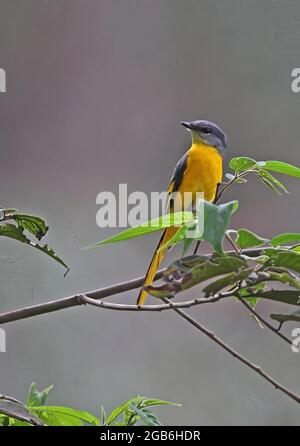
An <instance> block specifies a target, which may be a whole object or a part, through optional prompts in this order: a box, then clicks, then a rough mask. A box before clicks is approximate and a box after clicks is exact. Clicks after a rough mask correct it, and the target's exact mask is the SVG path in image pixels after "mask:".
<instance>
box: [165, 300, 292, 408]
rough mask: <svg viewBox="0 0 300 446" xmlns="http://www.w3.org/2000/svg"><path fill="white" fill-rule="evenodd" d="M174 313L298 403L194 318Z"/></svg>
mask: <svg viewBox="0 0 300 446" xmlns="http://www.w3.org/2000/svg"><path fill="white" fill-rule="evenodd" d="M162 300H163V301H164V302H165V303H169V299H167V298H162ZM174 311H176V313H178V314H179V315H180V316H181V317H182V318H183V319H185V320H186V321H187V322H189V323H190V324H191V325H193V326H194V327H195V328H197V329H198V330H200V331H201V332H202V333H204V334H205V335H206V336H208V337H209V338H210V339H211V340H212V341H214V342H215V343H216V344H218V345H219V346H220V347H222V348H223V349H224V350H226V351H227V352H228V353H230V354H231V355H232V356H233V357H234V358H237V359H238V360H239V361H241V362H242V363H244V364H246V365H247V366H248V367H249V368H251V369H252V370H254V371H255V372H256V373H258V374H259V375H261V376H262V377H263V378H264V379H265V380H267V381H268V382H270V383H271V384H273V386H274V387H275V389H279V390H281V391H282V392H283V393H285V394H286V395H288V396H289V397H290V398H292V399H293V400H294V401H296V402H297V403H298V404H299V403H300V396H299V395H297V394H296V393H294V392H292V391H291V390H290V389H288V388H287V387H285V386H283V385H282V384H280V383H279V382H278V381H276V380H275V379H274V378H273V377H272V376H270V375H268V374H267V373H266V372H265V371H264V370H262V368H261V367H260V366H258V365H256V364H254V363H253V362H251V361H250V360H249V359H247V358H246V357H245V356H243V355H241V354H240V353H239V352H237V351H236V350H234V349H233V348H232V347H230V346H229V345H228V344H226V343H225V342H224V341H223V340H222V339H221V338H219V337H218V336H216V335H215V333H213V332H212V331H210V330H208V329H207V328H206V327H204V326H203V325H201V324H200V323H199V322H198V321H196V320H195V319H194V318H192V317H191V316H190V315H189V314H187V313H186V312H185V311H183V310H181V309H180V308H174Z"/></svg>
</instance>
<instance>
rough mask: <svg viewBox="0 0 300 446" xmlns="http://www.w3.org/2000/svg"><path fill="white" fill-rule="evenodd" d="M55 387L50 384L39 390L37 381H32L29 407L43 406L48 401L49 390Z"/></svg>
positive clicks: (28, 400)
mask: <svg viewBox="0 0 300 446" xmlns="http://www.w3.org/2000/svg"><path fill="white" fill-rule="evenodd" d="M52 389H53V386H49V387H47V388H46V389H44V390H42V391H41V392H39V391H38V390H37V388H36V384H35V383H31V385H30V387H29V391H28V397H27V403H26V406H27V407H32V406H43V405H44V404H45V402H46V399H47V397H48V394H49V392H50V391H51V390H52Z"/></svg>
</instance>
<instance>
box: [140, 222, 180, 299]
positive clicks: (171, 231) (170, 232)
mask: <svg viewBox="0 0 300 446" xmlns="http://www.w3.org/2000/svg"><path fill="white" fill-rule="evenodd" d="M178 229H179V228H178V227H171V228H167V229H165V230H164V232H163V233H162V236H161V238H160V240H159V243H158V246H157V248H156V250H155V252H154V255H153V257H152V260H151V263H150V265H149V268H148V271H147V273H146V277H145V280H144V283H143V285H142V289H141V291H140V294H139V297H138V299H137V304H138V305H144V303H145V301H146V299H147V296H148V293H147V291H145V290H143V288H144V287H145V286H147V285H151V284H152V282H153V279H154V277H155V275H156V273H157V270H158V268H159V265H160V264H161V262H162V261H163V258H164V255H165V250H161V251H159V248H160V247H161V246H163V245H165V244H166V243H167V242H168V241H169V240H171V238H172V237H173V236H174V235H175V234H176V232H177V231H178ZM158 251H159V252H158Z"/></svg>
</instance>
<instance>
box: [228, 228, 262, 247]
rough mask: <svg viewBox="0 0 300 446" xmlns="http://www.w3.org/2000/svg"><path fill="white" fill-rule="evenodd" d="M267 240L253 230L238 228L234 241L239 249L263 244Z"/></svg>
mask: <svg viewBox="0 0 300 446" xmlns="http://www.w3.org/2000/svg"><path fill="white" fill-rule="evenodd" d="M267 241H268V240H267V239H265V238H262V237H259V236H258V235H256V234H254V232H251V231H249V230H248V229H244V228H242V229H239V230H238V232H237V238H236V240H235V243H236V244H237V245H238V246H239V247H240V248H241V249H247V248H253V247H254V246H261V245H264V244H265V243H266V242H267Z"/></svg>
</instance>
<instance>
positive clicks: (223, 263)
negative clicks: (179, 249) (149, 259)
mask: <svg viewBox="0 0 300 446" xmlns="http://www.w3.org/2000/svg"><path fill="white" fill-rule="evenodd" d="M246 267H247V263H246V262H245V260H243V259H242V258H241V257H238V256H234V255H232V256H220V257H219V256H214V257H213V258H211V259H207V258H206V257H204V256H196V255H193V256H188V257H184V258H182V259H181V260H177V261H175V262H173V263H172V264H171V265H170V266H169V267H168V268H167V269H166V271H165V272H164V275H163V279H162V280H163V281H164V282H165V283H164V285H161V286H157V287H154V286H148V287H145V290H147V291H148V292H149V294H151V295H152V296H155V297H172V296H174V295H175V294H177V293H179V292H181V291H184V290H187V289H189V288H191V287H193V286H195V285H197V284H198V283H201V282H204V281H205V280H208V279H211V278H213V277H217V276H221V275H224V274H227V273H232V272H239V271H240V270H241V269H244V268H246Z"/></svg>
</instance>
